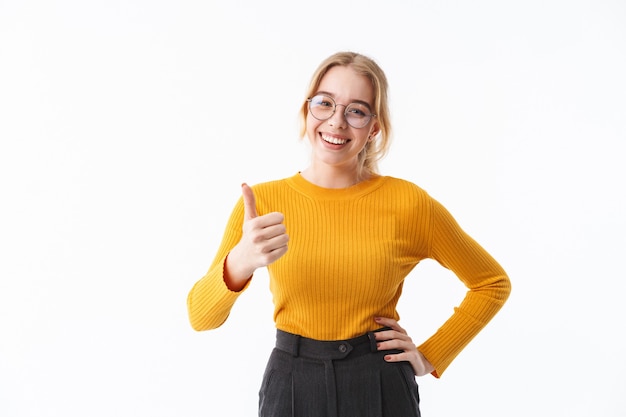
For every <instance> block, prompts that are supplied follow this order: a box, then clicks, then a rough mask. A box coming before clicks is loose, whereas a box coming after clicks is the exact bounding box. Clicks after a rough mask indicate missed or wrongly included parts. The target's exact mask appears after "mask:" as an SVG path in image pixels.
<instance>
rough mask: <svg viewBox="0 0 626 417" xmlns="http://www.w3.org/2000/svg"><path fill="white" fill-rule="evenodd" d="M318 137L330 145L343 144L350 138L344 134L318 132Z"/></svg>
mask: <svg viewBox="0 0 626 417" xmlns="http://www.w3.org/2000/svg"><path fill="white" fill-rule="evenodd" d="M319 136H320V139H321V140H322V142H324V143H325V144H327V145H330V146H343V145H345V144H347V143H349V142H350V141H351V139H349V138H346V137H344V136H338V135H333V134H331V133H326V132H320V133H319Z"/></svg>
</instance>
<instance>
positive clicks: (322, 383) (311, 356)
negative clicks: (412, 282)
mask: <svg viewBox="0 0 626 417" xmlns="http://www.w3.org/2000/svg"><path fill="white" fill-rule="evenodd" d="M397 352H399V351H378V350H377V349H376V341H375V339H374V337H373V335H372V333H371V332H370V333H367V334H365V335H363V336H360V337H357V338H354V339H349V340H339V341H331V342H329V341H318V340H313V339H308V338H305V337H301V336H298V335H294V334H290V333H286V332H283V331H281V330H278V331H277V334H276V347H275V348H274V350H273V351H272V353H271V355H270V359H269V362H268V364H267V368H266V370H265V374H264V375H263V381H262V384H261V389H260V391H259V417H420V411H419V392H418V387H417V382H416V380H415V374H414V372H413V368H412V367H411V365H410V364H409V363H408V362H397V363H388V362H385V360H384V359H383V358H384V356H385V355H386V354H388V353H397Z"/></svg>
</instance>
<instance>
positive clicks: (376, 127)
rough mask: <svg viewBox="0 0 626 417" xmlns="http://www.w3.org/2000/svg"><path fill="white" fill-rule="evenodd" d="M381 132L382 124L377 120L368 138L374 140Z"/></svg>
mask: <svg viewBox="0 0 626 417" xmlns="http://www.w3.org/2000/svg"><path fill="white" fill-rule="evenodd" d="M379 133H380V124H379V123H378V122H377V121H376V122H374V124H373V125H372V127H371V129H370V134H369V136H368V138H369V139H368V140H370V141H372V140H374V138H375V137H376V135H378V134H379Z"/></svg>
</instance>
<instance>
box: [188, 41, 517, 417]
mask: <svg viewBox="0 0 626 417" xmlns="http://www.w3.org/2000/svg"><path fill="white" fill-rule="evenodd" d="M301 116H302V121H303V131H302V134H303V136H304V134H306V136H307V137H308V140H309V141H310V143H311V149H312V155H311V162H310V165H309V166H308V167H307V168H306V169H304V170H303V171H302V172H299V173H297V174H296V175H294V176H291V177H289V178H285V179H281V180H277V181H272V182H267V183H263V184H258V185H256V186H254V187H252V188H251V187H249V186H248V185H246V184H243V185H242V198H241V199H240V200H239V202H238V203H237V204H236V206H235V208H234V210H233V212H232V215H231V217H230V220H229V221H228V224H227V227H226V231H225V233H224V237H223V240H222V243H221V246H220V247H219V249H218V253H217V255H216V257H215V259H214V261H213V263H212V264H211V267H210V269H209V271H208V272H207V274H206V275H205V276H204V277H203V278H202V279H200V280H199V281H198V282H197V283H196V284H195V285H194V287H193V288H192V289H191V291H190V293H189V296H188V300H187V303H188V310H189V317H190V321H191V324H192V326H193V328H194V329H196V330H207V329H213V328H216V327H218V326H220V325H221V324H222V323H224V321H225V320H226V318H227V317H228V314H229V312H230V309H231V307H232V306H233V304H234V303H235V301H236V300H237V297H238V296H239V295H240V294H241V293H242V291H245V289H246V287H247V285H248V283H249V282H250V280H251V278H252V275H253V273H254V271H256V269H258V268H261V267H265V266H267V267H268V271H269V275H270V289H271V291H272V293H273V298H274V304H275V310H274V320H275V323H276V327H277V336H276V348H275V349H274V350H273V352H272V354H271V356H270V359H269V362H268V364H267V369H266V371H265V375H264V378H263V382H262V386H261V390H260V399H259V415H260V416H262V417H264V416H272V417H283V416H311V417H320V416H327V417H331V416H359V417H365V416H372V417H382V416H386V417H403V416H419V415H420V412H419V394H418V387H417V383H416V379H415V376H422V375H426V374H429V373H431V374H432V375H434V376H435V377H440V376H441V374H442V373H443V372H444V371H445V369H446V368H447V367H448V365H450V363H451V362H452V360H453V359H454V358H455V357H456V356H457V355H458V354H459V352H460V351H461V350H462V349H463V348H464V347H465V346H466V345H467V344H468V343H469V342H470V340H471V339H472V338H473V337H474V336H476V334H477V333H478V332H479V331H480V330H481V329H482V328H483V327H484V326H485V325H486V324H487V323H488V322H489V321H490V320H491V318H492V317H493V316H494V315H495V314H496V313H497V312H498V310H499V309H500V308H501V307H502V305H503V304H504V302H505V301H506V299H507V298H508V295H509V293H510V288H511V287H510V282H509V279H508V277H507V275H506V273H505V272H504V270H503V269H502V268H501V266H500V265H499V264H498V263H497V262H496V261H495V260H494V259H493V258H492V257H491V256H490V255H489V254H488V253H487V252H486V251H485V250H484V249H483V248H482V247H481V246H480V245H479V244H478V243H476V242H475V241H474V240H473V239H472V238H471V237H470V236H468V235H467V234H466V233H465V232H464V231H463V230H462V229H461V228H460V227H459V225H458V224H457V223H456V221H455V220H454V219H453V217H452V216H451V215H450V214H449V212H448V211H447V210H446V209H445V208H444V207H443V206H442V205H441V204H439V203H438V202H437V201H436V200H434V199H433V198H431V197H430V196H429V195H428V194H427V193H426V192H425V191H424V190H422V189H421V188H419V187H418V186H416V185H415V184H413V183H411V182H408V181H405V180H401V179H397V178H393V177H389V176H382V175H380V174H379V173H378V172H377V161H378V160H379V159H380V158H381V157H382V156H383V155H384V154H385V153H386V151H387V149H388V146H389V135H390V130H391V129H390V124H389V111H388V105H387V80H386V77H385V74H384V73H383V71H382V70H381V69H380V68H379V66H378V65H377V64H376V63H375V62H374V61H373V60H371V59H370V58H368V57H365V56H363V55H360V54H356V53H352V52H340V53H337V54H334V55H332V56H330V57H329V58H327V59H326V60H325V61H323V62H322V63H321V65H320V66H319V67H318V69H317V71H316V72H315V74H314V75H313V78H312V80H311V83H310V86H309V90H308V94H307V96H306V100H304V102H303V105H302V109H301ZM287 233H288V234H287ZM426 258H430V259H435V260H437V261H438V262H439V263H440V264H441V265H442V266H444V267H445V268H448V269H450V270H451V271H453V272H454V273H455V274H456V275H457V276H458V278H459V279H460V280H461V281H462V283H463V284H464V285H465V286H466V287H467V288H468V289H469V291H468V292H467V295H466V296H465V298H464V299H463V300H462V302H461V304H460V305H459V306H458V307H457V308H455V309H454V313H453V314H452V315H451V317H450V318H449V319H448V320H447V321H446V322H445V323H442V326H441V327H440V328H439V330H437V331H436V332H435V334H433V335H432V336H431V337H430V338H428V339H427V340H426V341H424V342H423V343H421V344H420V345H419V346H416V345H415V344H414V342H413V341H412V339H411V338H410V337H409V336H408V335H407V333H406V331H405V330H404V329H403V328H402V327H400V325H399V324H398V322H397V320H398V317H399V316H398V313H397V311H396V305H397V302H398V299H399V297H400V294H401V292H402V285H403V282H404V279H405V277H406V276H407V275H408V274H409V272H410V271H411V270H412V269H413V268H414V267H415V266H416V265H417V264H418V263H419V262H420V261H421V260H423V259H426ZM406 296H407V297H412V296H413V295H412V294H406Z"/></svg>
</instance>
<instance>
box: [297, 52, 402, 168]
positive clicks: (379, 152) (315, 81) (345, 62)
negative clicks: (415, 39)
mask: <svg viewBox="0 0 626 417" xmlns="http://www.w3.org/2000/svg"><path fill="white" fill-rule="evenodd" d="M335 66H345V67H350V68H352V69H353V70H354V71H355V72H356V73H357V74H360V75H364V76H366V77H367V78H369V79H370V81H371V82H372V86H373V87H374V109H373V111H374V114H376V118H377V119H378V125H379V126H380V131H379V132H378V134H377V135H376V137H374V138H372V139H373V140H371V141H369V142H367V144H366V145H365V147H364V148H363V150H362V151H361V153H360V154H359V166H358V175H359V177H364V176H365V175H366V174H370V175H371V174H378V161H380V160H381V159H382V158H383V157H384V156H385V154H386V153H387V151H388V150H389V146H390V144H391V122H390V120H389V105H388V98H387V90H388V84H387V77H386V76H385V73H384V72H383V70H382V69H381V68H380V67H379V66H378V64H377V63H376V62H374V60H373V59H371V58H369V57H366V56H364V55H361V54H359V53H356V52H337V53H335V54H333V55H331V56H329V57H328V58H326V59H325V60H324V61H322V63H321V64H320V65H319V67H317V70H316V71H315V73H313V77H312V78H311V82H310V83H309V87H308V89H307V91H306V97H305V100H304V103H303V104H302V107H301V108H300V137H304V136H305V135H306V119H307V115H308V112H309V103H308V102H307V101H306V99H308V98H311V97H312V96H313V95H315V93H316V92H317V90H318V88H319V85H320V83H321V81H322V78H324V75H326V73H327V72H328V70H329V69H331V68H332V67H335Z"/></svg>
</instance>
